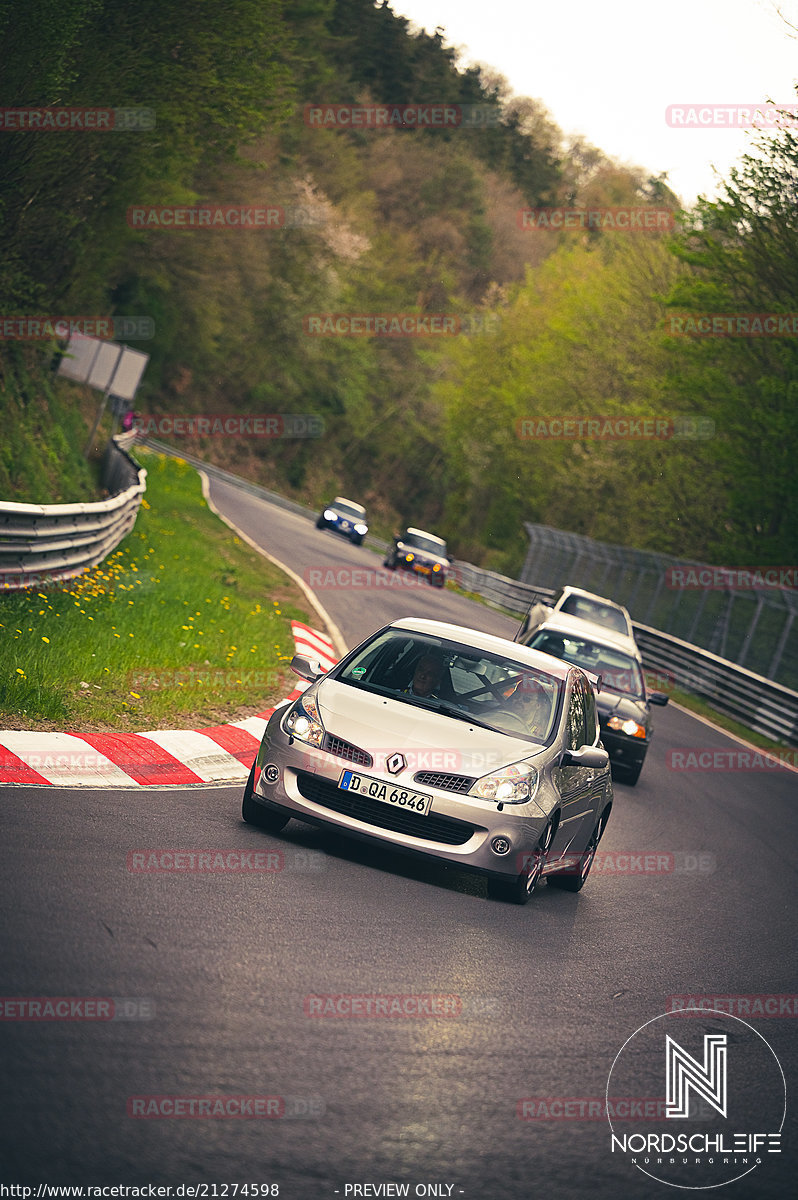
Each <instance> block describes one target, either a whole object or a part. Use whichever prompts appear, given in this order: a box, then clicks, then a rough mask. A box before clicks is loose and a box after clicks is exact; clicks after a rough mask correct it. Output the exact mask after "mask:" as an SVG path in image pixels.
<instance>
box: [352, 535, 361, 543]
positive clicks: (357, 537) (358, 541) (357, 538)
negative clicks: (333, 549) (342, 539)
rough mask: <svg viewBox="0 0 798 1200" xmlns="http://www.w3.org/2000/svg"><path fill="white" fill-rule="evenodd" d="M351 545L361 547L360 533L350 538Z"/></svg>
mask: <svg viewBox="0 0 798 1200" xmlns="http://www.w3.org/2000/svg"><path fill="white" fill-rule="evenodd" d="M352 545H353V546H362V545H363V535H362V534H360V533H356V534H354V536H353V537H352Z"/></svg>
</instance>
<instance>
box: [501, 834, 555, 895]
mask: <svg viewBox="0 0 798 1200" xmlns="http://www.w3.org/2000/svg"><path fill="white" fill-rule="evenodd" d="M553 837H554V827H553V826H552V825H548V826H547V827H546V832H545V833H544V834H543V836H542V837H541V838H540V840H539V842H538V844H537V846H536V847H535V849H534V850H533V851H532V854H531V855H530V856H529V859H530V861H529V864H528V866H527V869H526V870H525V871H522V872H521V874H520V875H518V876H516V878H515V879H497V878H496V877H495V876H489V877H488V896H489V897H490V898H491V900H504V901H505V902H506V903H507V904H526V903H527V901H528V900H529V897H530V896H531V895H532V893H533V892H534V890H535V888H536V887H537V884H538V880H539V879H540V874H541V871H542V870H543V866H544V864H545V862H546V855H547V853H548V851H549V847H550V846H551V842H552V838H553Z"/></svg>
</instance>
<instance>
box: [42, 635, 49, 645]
mask: <svg viewBox="0 0 798 1200" xmlns="http://www.w3.org/2000/svg"><path fill="white" fill-rule="evenodd" d="M42 641H43V642H47V645H48V646H49V645H50V639H49V638H46V637H43V638H42Z"/></svg>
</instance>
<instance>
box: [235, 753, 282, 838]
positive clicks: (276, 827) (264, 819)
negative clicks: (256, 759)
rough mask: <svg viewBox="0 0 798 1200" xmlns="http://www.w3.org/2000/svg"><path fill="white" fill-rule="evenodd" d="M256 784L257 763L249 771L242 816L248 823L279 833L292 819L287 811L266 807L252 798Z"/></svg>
mask: <svg viewBox="0 0 798 1200" xmlns="http://www.w3.org/2000/svg"><path fill="white" fill-rule="evenodd" d="M254 786H255V763H253V764H252V770H251V771H250V773H249V779H248V780H247V786H246V787H245V788H244V797H243V799H242V801H241V816H242V817H243V819H244V820H245V821H246V823H247V824H248V825H257V827H258V829H267V830H268V831H269V833H279V832H280V830H281V829H283V828H284V827H285V826H286V825H287V824H288V822H289V820H290V819H291V818H290V817H288V816H286V814H285V813H281V812H277V811H276V810H275V809H273V808H264V807H263V805H262V804H258V803H257V801H255V800H253V798H252V790H253V788H254Z"/></svg>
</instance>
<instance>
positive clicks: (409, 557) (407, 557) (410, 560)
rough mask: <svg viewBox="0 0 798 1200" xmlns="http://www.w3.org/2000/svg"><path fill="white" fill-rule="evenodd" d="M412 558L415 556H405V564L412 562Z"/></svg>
mask: <svg viewBox="0 0 798 1200" xmlns="http://www.w3.org/2000/svg"><path fill="white" fill-rule="evenodd" d="M414 558H415V554H406V555H405V562H412V561H413V559H414Z"/></svg>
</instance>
